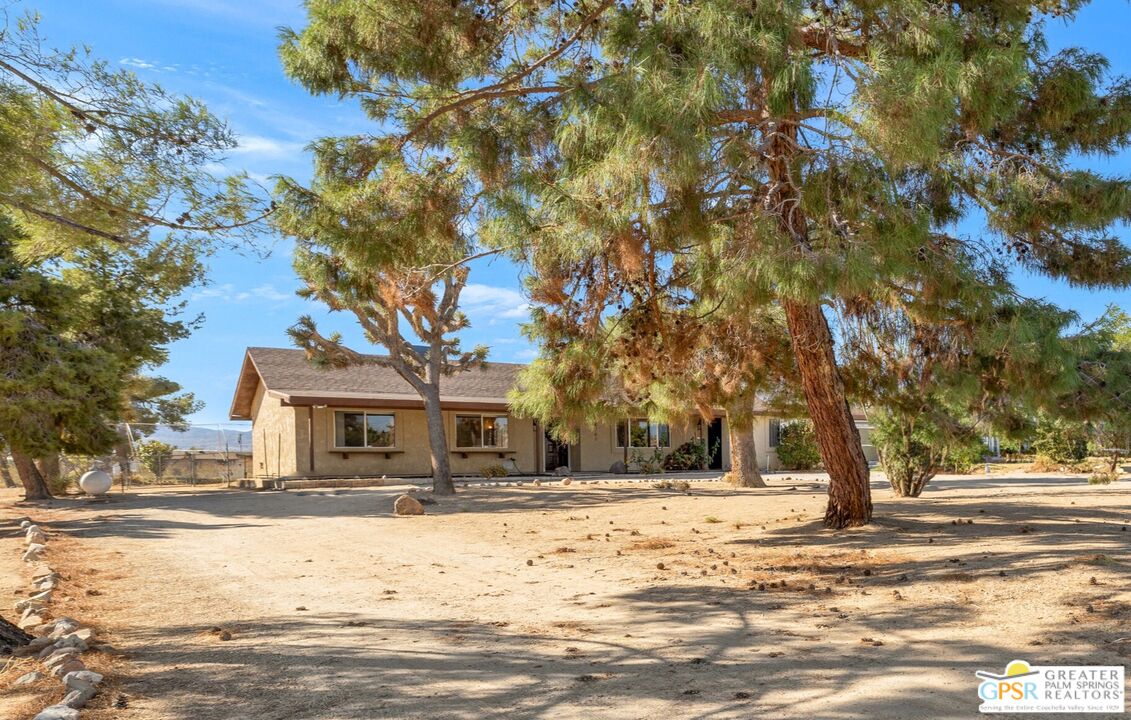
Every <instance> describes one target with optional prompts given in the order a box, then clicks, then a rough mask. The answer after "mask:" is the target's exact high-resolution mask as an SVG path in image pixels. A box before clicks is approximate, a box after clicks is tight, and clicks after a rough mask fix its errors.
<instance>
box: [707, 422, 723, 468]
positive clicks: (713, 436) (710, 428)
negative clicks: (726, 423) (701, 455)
mask: <svg viewBox="0 0 1131 720" xmlns="http://www.w3.org/2000/svg"><path fill="white" fill-rule="evenodd" d="M707 467H708V468H709V469H711V470H722V469H723V419H722V418H715V419H714V420H712V421H711V422H710V423H709V424H708V425H707Z"/></svg>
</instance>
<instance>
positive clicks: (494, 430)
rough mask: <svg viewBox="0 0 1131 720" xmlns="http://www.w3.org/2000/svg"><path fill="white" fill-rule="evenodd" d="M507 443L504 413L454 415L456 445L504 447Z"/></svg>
mask: <svg viewBox="0 0 1131 720" xmlns="http://www.w3.org/2000/svg"><path fill="white" fill-rule="evenodd" d="M509 444H510V437H509V436H508V435H507V416H506V415H456V447H460V448H477V447H484V448H505V447H508V446H509Z"/></svg>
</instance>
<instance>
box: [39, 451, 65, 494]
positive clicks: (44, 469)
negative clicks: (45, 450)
mask: <svg viewBox="0 0 1131 720" xmlns="http://www.w3.org/2000/svg"><path fill="white" fill-rule="evenodd" d="M60 465H61V463H60V461H59V453H51V454H50V455H46V456H44V457H41V458H39V459H38V460H36V461H35V466H36V467H37V468H39V474H40V475H42V476H43V480H44V482H46V483H47V487H53V486H55V485H57V483H58V482H59V477H60V476H61V475H62V470H61V468H60Z"/></svg>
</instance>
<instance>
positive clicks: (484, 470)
mask: <svg viewBox="0 0 1131 720" xmlns="http://www.w3.org/2000/svg"><path fill="white" fill-rule="evenodd" d="M479 474H480V475H482V476H483V477H485V478H487V479H488V480H491V479H494V478H497V477H506V476H507V469H506V468H505V467H503V466H502V465H499V464H498V463H496V464H494V465H484V466H483V467H481V468H479Z"/></svg>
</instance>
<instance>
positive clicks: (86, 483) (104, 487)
mask: <svg viewBox="0 0 1131 720" xmlns="http://www.w3.org/2000/svg"><path fill="white" fill-rule="evenodd" d="M113 484H114V481H113V479H111V477H110V475H108V474H107V473H105V472H103V471H102V470H91V471H90V472H87V473H83V476H82V477H81V478H79V487H80V488H82V491H83V492H84V493H86V494H87V495H105V494H106V493H108V492H110V486H111V485H113Z"/></svg>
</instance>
